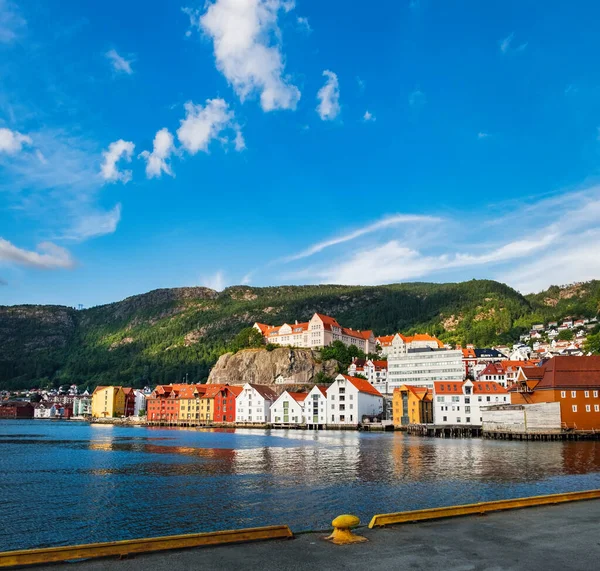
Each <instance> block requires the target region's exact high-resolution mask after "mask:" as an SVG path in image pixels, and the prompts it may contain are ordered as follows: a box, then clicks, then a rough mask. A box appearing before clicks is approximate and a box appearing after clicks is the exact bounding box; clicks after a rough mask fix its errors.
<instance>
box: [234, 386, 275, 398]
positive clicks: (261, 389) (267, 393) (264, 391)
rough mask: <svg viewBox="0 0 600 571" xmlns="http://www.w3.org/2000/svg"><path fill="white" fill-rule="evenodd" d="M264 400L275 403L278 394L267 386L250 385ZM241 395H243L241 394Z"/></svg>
mask: <svg viewBox="0 0 600 571" xmlns="http://www.w3.org/2000/svg"><path fill="white" fill-rule="evenodd" d="M248 384H249V385H250V386H251V387H252V388H253V389H254V390H255V391H256V392H257V393H258V394H259V395H260V396H261V397H262V398H264V399H267V400H272V401H275V400H277V393H276V392H275V391H274V390H273V389H271V388H269V387H267V386H265V385H256V384H254V383H248ZM240 394H241V393H240Z"/></svg>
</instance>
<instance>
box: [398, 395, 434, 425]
mask: <svg viewBox="0 0 600 571" xmlns="http://www.w3.org/2000/svg"><path fill="white" fill-rule="evenodd" d="M392 421H393V423H394V426H406V425H408V424H431V423H432V422H433V391H432V390H430V389H428V388H426V387H411V386H407V385H403V386H401V387H398V388H396V389H394V395H393V397H392Z"/></svg>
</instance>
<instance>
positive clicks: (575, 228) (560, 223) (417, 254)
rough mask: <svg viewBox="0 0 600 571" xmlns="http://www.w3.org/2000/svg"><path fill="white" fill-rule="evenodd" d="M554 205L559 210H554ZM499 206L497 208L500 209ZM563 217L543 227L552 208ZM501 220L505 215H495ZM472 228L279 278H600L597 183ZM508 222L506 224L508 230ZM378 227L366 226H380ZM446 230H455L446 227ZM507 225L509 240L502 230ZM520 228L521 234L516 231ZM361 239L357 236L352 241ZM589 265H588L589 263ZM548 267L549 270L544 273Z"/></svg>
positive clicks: (382, 244)
mask: <svg viewBox="0 0 600 571" xmlns="http://www.w3.org/2000/svg"><path fill="white" fill-rule="evenodd" d="M557 205H560V208H558V209H557ZM501 209H502V206H501V205H499V206H498V210H499V211H500V210H501ZM552 210H554V211H556V212H560V214H559V215H557V216H556V217H555V219H554V220H552V221H551V222H548V212H549V211H552ZM500 219H502V218H500ZM479 222H480V224H478V225H477V226H473V225H471V224H466V223H464V222H463V221H462V220H461V219H459V220H455V221H452V220H444V221H443V222H442V223H440V224H437V225H436V227H438V228H440V229H441V231H442V234H441V236H439V237H438V238H437V239H436V240H428V239H427V238H425V237H423V235H422V232H419V233H418V234H417V235H416V236H412V237H407V236H404V237H403V239H402V240H400V239H397V238H394V239H391V240H390V239H387V240H384V241H381V240H380V241H379V243H377V240H375V244H369V245H367V244H366V243H365V242H364V241H362V242H361V247H359V248H357V247H356V246H354V247H353V248H345V249H342V251H341V252H339V251H338V252H337V253H336V255H334V256H329V259H327V260H326V261H322V260H321V261H320V262H319V263H318V264H316V265H312V266H308V267H304V268H300V269H298V270H296V271H294V272H292V273H289V274H288V275H287V276H283V278H282V279H284V280H289V279H292V280H302V281H304V282H308V283H342V284H364V285H376V284H382V283H390V282H398V281H404V280H413V279H439V278H440V277H442V279H443V278H444V277H446V279H447V276H449V275H451V276H453V277H454V278H455V279H470V278H472V277H491V278H495V279H500V280H501V281H506V282H507V283H509V284H510V285H512V286H514V287H517V288H518V289H520V290H521V291H524V292H530V291H534V290H539V289H542V288H543V287H547V286H549V285H551V284H552V283H564V282H570V281H579V280H586V279H591V278H592V277H596V278H597V277H598V275H600V258H598V256H596V255H594V254H593V252H596V251H600V186H597V187H590V188H587V189H583V190H579V191H573V192H569V193H562V194H561V195H560V196H558V197H550V198H547V199H543V200H538V201H537V202H535V203H533V204H531V205H529V207H528V208H527V209H523V210H522V211H514V210H513V211H512V212H511V213H510V216H507V218H506V223H505V224H501V225H500V226H498V230H495V233H494V231H493V230H492V228H494V226H491V225H486V223H485V222H486V221H485V218H484V216H483V215H482V216H480V220H479ZM506 224H509V226H506ZM376 227H377V223H375V224H373V225H371V226H366V227H365V228H364V229H362V230H365V229H373V232H374V231H375V230H376V229H377V228H376ZM450 227H451V228H452V230H450ZM508 227H510V229H511V232H510V234H511V235H512V236H514V237H512V239H510V240H507V239H506V236H507V235H508V234H509V233H508V232H505V231H504V229H506V228H508ZM519 229H523V230H522V231H521V232H520V233H519V232H518V230H519ZM357 234H358V236H357ZM360 235H361V232H360V231H357V232H355V233H353V234H348V235H345V236H342V237H340V238H339V239H335V240H329V241H324V242H321V243H318V244H315V245H314V246H312V247H310V248H308V249H307V250H305V251H304V252H301V253H300V254H298V255H295V256H290V257H289V258H287V259H286V260H285V261H295V260H298V259H301V258H303V257H308V256H310V255H312V254H313V253H317V252H319V251H321V250H322V249H324V248H326V247H329V246H330V245H335V244H339V243H342V242H343V241H344V239H345V238H351V239H352V238H355V237H359V236H360ZM586 260H587V263H586ZM546 267H547V271H546Z"/></svg>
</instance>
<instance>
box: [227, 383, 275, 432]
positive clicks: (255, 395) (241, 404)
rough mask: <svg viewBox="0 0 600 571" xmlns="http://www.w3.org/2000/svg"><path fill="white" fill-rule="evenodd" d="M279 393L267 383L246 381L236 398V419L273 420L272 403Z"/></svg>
mask: <svg viewBox="0 0 600 571" xmlns="http://www.w3.org/2000/svg"><path fill="white" fill-rule="evenodd" d="M276 400H277V393H276V392H275V391H274V390H273V389H271V388H270V387H267V386H265V385H257V384H251V383H246V384H245V385H244V386H243V387H242V391H241V392H240V394H239V395H238V396H237V397H236V399H235V421H236V422H239V423H258V424H266V423H269V422H271V405H272V404H273V403H274V402H275V401H276Z"/></svg>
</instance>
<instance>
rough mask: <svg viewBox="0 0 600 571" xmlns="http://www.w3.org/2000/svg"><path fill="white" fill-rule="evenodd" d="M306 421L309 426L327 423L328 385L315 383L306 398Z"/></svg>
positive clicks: (313, 426)
mask: <svg viewBox="0 0 600 571" xmlns="http://www.w3.org/2000/svg"><path fill="white" fill-rule="evenodd" d="M304 422H305V423H306V425H307V426H308V427H309V428H319V427H320V426H325V425H326V424H327V387H322V386H319V385H315V386H314V387H313V388H312V389H311V390H310V392H309V393H308V395H306V398H305V399H304Z"/></svg>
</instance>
